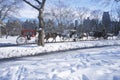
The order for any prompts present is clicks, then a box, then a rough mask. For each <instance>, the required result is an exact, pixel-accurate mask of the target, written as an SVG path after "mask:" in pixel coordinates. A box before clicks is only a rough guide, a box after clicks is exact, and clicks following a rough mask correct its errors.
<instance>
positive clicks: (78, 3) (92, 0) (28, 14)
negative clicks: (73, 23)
mask: <svg viewBox="0 0 120 80" xmlns="http://www.w3.org/2000/svg"><path fill="white" fill-rule="evenodd" d="M58 1H59V0H47V2H46V5H45V6H46V8H50V7H51V6H52V5H54V4H55V3H56V2H58ZM60 1H62V2H64V3H65V4H67V5H68V6H69V7H73V8H77V7H85V8H89V9H90V10H97V9H100V10H102V11H110V10H111V6H112V7H113V9H114V7H115V6H116V5H118V3H113V0H111V2H110V4H109V5H107V6H105V4H103V3H102V2H103V1H107V0H60ZM20 15H21V16H18V17H19V18H20V17H22V18H28V19H30V18H37V16H38V12H37V11H36V10H35V9H33V8H32V7H30V6H29V5H27V4H25V3H24V7H23V8H22V9H21V10H20Z"/></svg>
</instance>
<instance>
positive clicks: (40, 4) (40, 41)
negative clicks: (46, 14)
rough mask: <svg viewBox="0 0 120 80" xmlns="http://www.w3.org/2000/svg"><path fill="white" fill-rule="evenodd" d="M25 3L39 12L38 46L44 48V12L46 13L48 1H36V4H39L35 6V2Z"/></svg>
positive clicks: (26, 0) (26, 1)
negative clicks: (45, 6)
mask: <svg viewBox="0 0 120 80" xmlns="http://www.w3.org/2000/svg"><path fill="white" fill-rule="evenodd" d="M23 1H24V2H25V3H27V4H29V5H30V6H32V7H33V8H34V9H36V10H37V11H38V12H39V15H38V20H39V29H38V33H39V35H38V45H39V46H44V29H43V28H44V20H43V11H44V5H45V2H46V0H34V2H36V3H37V5H36V4H33V3H34V2H32V1H30V0H29V1H28V0H23Z"/></svg>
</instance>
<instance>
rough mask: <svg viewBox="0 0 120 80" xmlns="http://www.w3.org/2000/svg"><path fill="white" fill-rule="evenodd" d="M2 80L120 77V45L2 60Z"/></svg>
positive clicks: (107, 79)
mask: <svg viewBox="0 0 120 80" xmlns="http://www.w3.org/2000/svg"><path fill="white" fill-rule="evenodd" d="M16 54H17V53H16ZM24 54H25V53H24ZM0 80H120V47H119V46H109V47H101V48H91V49H80V50H74V51H67V52H56V53H55V54H50V55H44V56H34V57H24V58H15V59H10V60H6V61H3V60H1V61H0Z"/></svg>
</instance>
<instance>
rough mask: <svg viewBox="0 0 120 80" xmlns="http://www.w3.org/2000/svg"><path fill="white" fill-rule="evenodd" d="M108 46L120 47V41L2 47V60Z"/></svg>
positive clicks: (0, 49)
mask: <svg viewBox="0 0 120 80" xmlns="http://www.w3.org/2000/svg"><path fill="white" fill-rule="evenodd" d="M12 40H13V39H12ZM14 40H15V39H14ZM1 41H2V40H1ZM10 41H11V40H10ZM0 43H1V42H0ZM107 45H120V40H99V41H79V42H62V43H46V44H45V47H41V46H37V45H36V44H31V45H22V46H14V47H1V48H0V59H3V58H11V57H21V56H29V55H39V54H45V53H49V52H55V51H64V50H72V49H80V48H89V47H100V46H107Z"/></svg>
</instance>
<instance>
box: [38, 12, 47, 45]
mask: <svg viewBox="0 0 120 80" xmlns="http://www.w3.org/2000/svg"><path fill="white" fill-rule="evenodd" d="M38 20H39V30H38V46H44V45H45V44H44V20H43V11H41V10H40V11H39V16H38Z"/></svg>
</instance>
